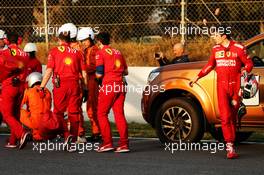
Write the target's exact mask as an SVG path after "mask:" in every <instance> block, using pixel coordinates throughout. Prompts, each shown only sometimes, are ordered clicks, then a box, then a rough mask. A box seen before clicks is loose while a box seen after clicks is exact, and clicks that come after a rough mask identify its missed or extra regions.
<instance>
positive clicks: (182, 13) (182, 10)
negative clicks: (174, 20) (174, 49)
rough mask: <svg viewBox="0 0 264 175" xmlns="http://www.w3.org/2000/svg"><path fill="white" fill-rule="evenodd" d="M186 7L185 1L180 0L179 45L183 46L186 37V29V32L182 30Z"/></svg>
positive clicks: (184, 24)
mask: <svg viewBox="0 0 264 175" xmlns="http://www.w3.org/2000/svg"><path fill="white" fill-rule="evenodd" d="M185 1H186V2H185ZM186 5H187V0H181V24H180V31H181V43H182V44H185V42H186V35H187V28H186V30H185V29H184V28H185V27H186V23H185V17H186V10H187V9H186ZM184 31H185V32H184Z"/></svg>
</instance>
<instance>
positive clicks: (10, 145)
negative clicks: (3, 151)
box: [5, 142, 17, 148]
mask: <svg viewBox="0 0 264 175" xmlns="http://www.w3.org/2000/svg"><path fill="white" fill-rule="evenodd" d="M16 147H17V145H15V144H10V143H9V142H8V143H7V144H6V145H5V148H16Z"/></svg>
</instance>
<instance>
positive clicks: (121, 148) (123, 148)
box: [115, 145, 130, 153]
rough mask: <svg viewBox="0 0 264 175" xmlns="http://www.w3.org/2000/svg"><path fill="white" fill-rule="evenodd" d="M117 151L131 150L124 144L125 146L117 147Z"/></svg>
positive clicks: (125, 151)
mask: <svg viewBox="0 0 264 175" xmlns="http://www.w3.org/2000/svg"><path fill="white" fill-rule="evenodd" d="M115 152H116V153H128V152H130V150H129V148H128V146H127V145H124V146H119V147H117V148H116V150H115Z"/></svg>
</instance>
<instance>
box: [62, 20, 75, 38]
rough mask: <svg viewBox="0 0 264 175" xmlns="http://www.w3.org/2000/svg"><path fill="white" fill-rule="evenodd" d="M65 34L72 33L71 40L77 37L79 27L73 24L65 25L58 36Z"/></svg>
mask: <svg viewBox="0 0 264 175" xmlns="http://www.w3.org/2000/svg"><path fill="white" fill-rule="evenodd" d="M63 32H70V38H75V37H76V36H77V27H76V26H75V25H74V24H73V23H66V24H63V25H62V26H61V27H60V28H59V31H58V35H59V34H60V33H63Z"/></svg>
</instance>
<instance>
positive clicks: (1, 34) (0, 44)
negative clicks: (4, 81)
mask: <svg viewBox="0 0 264 175" xmlns="http://www.w3.org/2000/svg"><path fill="white" fill-rule="evenodd" d="M5 39H6V34H5V31H3V30H0V52H1V51H2V50H4V49H7V46H6V44H5V41H4V40H5ZM1 90H2V85H1V83H0V95H1ZM0 98H1V96H0ZM0 100H1V99H0ZM2 119H3V116H2V114H1V113H0V125H1V123H2Z"/></svg>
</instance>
